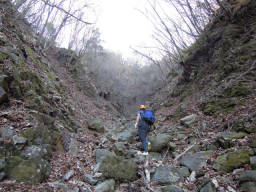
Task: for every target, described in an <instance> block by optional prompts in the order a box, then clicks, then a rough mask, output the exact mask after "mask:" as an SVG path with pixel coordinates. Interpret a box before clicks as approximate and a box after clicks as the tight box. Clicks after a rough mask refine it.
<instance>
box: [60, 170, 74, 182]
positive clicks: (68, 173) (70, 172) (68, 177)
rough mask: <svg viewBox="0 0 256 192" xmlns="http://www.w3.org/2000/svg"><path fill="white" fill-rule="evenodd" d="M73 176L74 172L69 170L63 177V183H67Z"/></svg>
mask: <svg viewBox="0 0 256 192" xmlns="http://www.w3.org/2000/svg"><path fill="white" fill-rule="evenodd" d="M74 174H75V171H74V170H69V171H68V172H67V173H65V175H64V176H63V178H62V180H63V181H68V180H69V179H70V178H71V177H73V175H74Z"/></svg>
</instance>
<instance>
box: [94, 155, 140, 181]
mask: <svg viewBox="0 0 256 192" xmlns="http://www.w3.org/2000/svg"><path fill="white" fill-rule="evenodd" d="M99 171H100V172H101V173H103V175H104V176H105V177H106V178H113V179H115V180H117V181H121V182H129V181H135V180H136V179H137V165H136V163H135V162H134V161H133V160H131V159H124V158H122V157H119V156H107V157H105V158H104V159H103V160H102V161H101V163H100V167H99Z"/></svg>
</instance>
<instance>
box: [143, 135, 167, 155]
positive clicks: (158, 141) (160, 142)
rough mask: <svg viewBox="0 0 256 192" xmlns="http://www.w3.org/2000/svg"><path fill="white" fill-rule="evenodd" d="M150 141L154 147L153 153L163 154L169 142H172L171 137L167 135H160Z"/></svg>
mask: <svg viewBox="0 0 256 192" xmlns="http://www.w3.org/2000/svg"><path fill="white" fill-rule="evenodd" d="M148 140H149V141H150V143H151V146H152V149H151V151H153V152H161V150H162V149H163V148H164V147H166V146H167V145H168V143H169V141H170V140H171V136H170V135H166V134H160V135H157V136H151V137H149V139H148Z"/></svg>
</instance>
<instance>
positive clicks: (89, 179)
mask: <svg viewBox="0 0 256 192" xmlns="http://www.w3.org/2000/svg"><path fill="white" fill-rule="evenodd" d="M83 181H84V182H86V183H88V184H90V185H96V183H98V180H97V178H94V177H93V176H92V175H90V174H85V175H84V176H83Z"/></svg>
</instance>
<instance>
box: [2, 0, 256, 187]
mask: <svg viewBox="0 0 256 192" xmlns="http://www.w3.org/2000/svg"><path fill="white" fill-rule="evenodd" d="M252 3H253V2H252ZM0 4H1V7H2V8H4V9H3V10H5V12H1V18H2V21H3V24H2V25H1V26H0V46H1V47H0V66H1V75H0V77H1V78H0V80H1V81H0V82H1V84H0V87H1V88H0V93H1V96H0V101H1V113H0V126H1V135H0V136H1V138H0V144H1V145H0V147H1V150H0V180H1V183H0V189H1V191H70V192H72V191H78V192H79V191H81V192H83V191H85V192H89V191H97V192H103V191H159V192H167V191H168V192H169V191H175V192H176V191H177V192H179V191H201V192H204V191H230V192H233V191H256V183H255V182H256V181H255V178H256V177H255V174H256V173H255V172H256V171H255V170H254V169H255V167H256V166H255V164H256V163H255V162H256V161H255V159H256V157H255V155H256V153H255V148H256V138H255V136H254V133H255V132H256V114H255V111H256V104H255V103H256V102H255V101H256V100H255V98H256V92H255V88H256V85H255V75H254V76H253V75H251V73H253V72H255V69H254V68H251V66H252V65H251V64H252V63H253V62H252V61H254V59H255V51H254V49H253V47H251V44H253V43H255V41H256V39H255V35H254V34H255V32H254V30H253V28H254V27H255V23H254V22H251V20H250V19H249V20H248V23H246V24H245V23H244V20H243V22H242V21H240V20H238V21H237V22H235V23H233V24H235V25H236V26H240V25H242V26H244V25H245V26H247V28H246V29H247V30H245V31H241V30H239V35H238V34H237V33H238V31H237V30H231V29H236V27H235V28H233V27H232V26H233V25H232V26H231V28H229V27H230V25H226V24H225V25H223V24H222V25H221V26H222V27H223V28H224V32H223V33H221V34H222V35H221V36H220V39H221V40H220V41H218V42H219V43H218V44H215V46H216V47H214V48H215V49H214V48H213V47H212V46H210V47H211V48H212V50H215V51H217V52H218V53H219V54H220V57H217V56H216V54H217V52H215V51H213V52H211V53H212V54H210V55H208V57H209V58H210V59H209V60H213V61H215V62H214V63H215V64H216V65H217V60H218V58H219V59H220V58H222V56H223V55H222V53H226V56H225V57H226V58H228V59H229V64H230V65H231V67H229V68H228V70H227V71H225V70H226V66H225V70H224V71H225V73H222V72H223V70H221V69H220V68H218V67H217V68H216V66H215V65H210V67H212V70H210V72H209V74H208V76H200V75H197V76H196V75H195V76H192V75H191V76H190V78H191V79H190V80H189V81H188V82H187V83H185V84H184V83H183V84H180V85H179V86H178V87H177V89H175V90H173V92H172V93H171V94H170V95H169V97H168V98H167V99H166V100H164V102H162V103H160V104H159V105H158V111H157V112H156V117H157V123H156V127H157V129H156V130H155V131H151V132H150V135H149V140H150V141H151V143H152V150H151V151H150V154H149V156H147V157H144V156H138V155H136V152H137V150H139V149H140V146H141V144H140V142H139V140H138V137H137V130H135V129H134V121H135V119H131V120H126V119H124V118H123V119H122V118H120V117H118V113H117V112H116V111H114V109H112V108H111V104H109V103H107V102H106V101H104V100H102V99H100V98H97V100H96V101H95V100H93V99H92V98H90V97H91V96H92V95H93V94H95V93H94V91H97V90H94V88H93V85H92V84H91V85H90V82H89V80H87V84H86V85H87V88H86V89H82V88H81V87H79V89H78V86H77V85H78V84H79V79H77V78H76V77H74V75H73V76H72V74H71V72H73V71H74V68H76V67H79V62H78V60H77V62H75V64H72V65H70V66H65V65H63V63H65V61H63V60H62V61H58V60H57V59H56V58H55V57H54V55H57V54H58V53H59V54H60V55H63V54H66V55H68V53H66V52H65V51H64V50H58V51H57V50H51V51H50V52H51V53H56V54H47V53H43V52H42V51H40V46H39V45H37V43H36V42H37V41H36V40H37V37H36V35H34V34H33V33H31V32H30V33H29V32H28V31H31V30H29V26H28V25H27V24H26V22H25V21H24V20H22V19H18V20H13V18H15V17H14V15H16V13H15V12H14V10H12V8H11V6H10V3H9V1H7V0H1V1H0ZM250 7H251V9H248V10H247V15H250V18H253V16H254V14H255V13H254V12H253V11H252V10H253V7H255V4H251V5H250ZM250 10H251V11H250ZM1 11H2V10H1ZM241 18H242V19H245V18H243V17H241ZM252 20H253V19H252ZM219 29H220V28H219ZM225 30H226V33H225ZM248 31H249V32H248ZM227 32H230V33H227ZM247 32H248V33H250V35H251V36H250V38H249V41H245V42H244V43H245V44H243V43H242V42H240V41H239V39H238V38H236V39H235V40H234V39H232V38H233V37H238V36H239V37H246V36H247V35H248V34H247ZM209 33H211V32H209ZM233 33H235V34H236V35H233ZM208 35H209V34H208ZM247 40H248V39H247ZM226 41H228V42H231V41H233V42H236V43H237V44H236V46H235V47H236V49H235V52H236V51H237V52H236V53H237V54H236V55H235V56H236V57H234V54H233V53H234V50H233V49H232V47H231V46H230V47H226V48H225V52H224V51H218V50H219V49H220V48H221V47H222V45H223V44H225V43H226ZM210 43H211V42H210ZM239 43H240V45H242V47H246V50H248V52H246V54H247V56H248V57H244V55H243V54H244V52H243V51H241V52H240V51H239V50H240V47H239V46H238V44H239ZM203 45H204V44H203ZM210 45H212V44H210ZM248 46H249V47H250V49H249V48H248ZM201 49H202V47H200V46H199V47H196V49H195V50H196V51H195V52H193V54H192V55H190V57H189V58H188V59H187V60H186V61H185V64H186V62H187V63H189V62H193V63H199V61H202V62H203V63H204V59H202V58H200V57H203V58H204V57H205V55H204V54H203V53H202V52H201V51H200V50H201ZM223 49H224V48H223ZM54 51H56V52H54ZM59 51H63V52H59ZM199 53H200V54H199ZM214 53H215V54H214ZM46 55H47V56H46ZM228 55H230V57H229V56H228ZM231 55H232V57H231ZM48 56H50V57H48ZM237 57H238V58H240V59H242V60H239V66H240V67H239V66H238V68H234V67H232V66H233V61H237V60H236V58H237ZM241 57H242V58H241ZM197 59H198V60H197ZM215 59H216V60H215ZM222 59H223V58H222ZM197 61H198V62H197ZM221 63H222V64H223V62H221ZM230 65H228V66H230ZM221 66H222V65H221ZM208 67H209V66H206V67H201V68H200V70H201V71H195V72H194V73H193V74H206V72H205V71H206V69H209V68H208ZM195 69H196V68H195ZM213 69H216V70H213ZM187 70H188V69H187ZM204 70H205V71H204ZM246 71H248V72H250V73H249V74H247V73H246V74H247V75H245V76H242V77H243V78H236V77H240V76H241V74H244V73H245V72H246ZM219 72H221V73H219ZM191 74H192V73H191ZM239 74H240V75H239ZM186 75H187V73H186ZM209 76H211V77H213V78H210V79H209V78H208V77H209ZM72 77H73V78H72ZM231 77H235V78H231ZM207 78H208V79H207ZM186 79H187V80H188V77H186ZM230 79H234V80H235V81H233V80H232V83H226V82H229V80H230ZM80 80H81V79H80ZM238 80H239V81H238ZM240 80H241V81H240ZM206 85H207V86H206ZM88 86H89V88H88ZM86 90H89V91H88V92H86ZM93 90H94V91H93ZM110 108H111V110H110V111H109V109H110ZM107 110H108V111H107Z"/></svg>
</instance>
